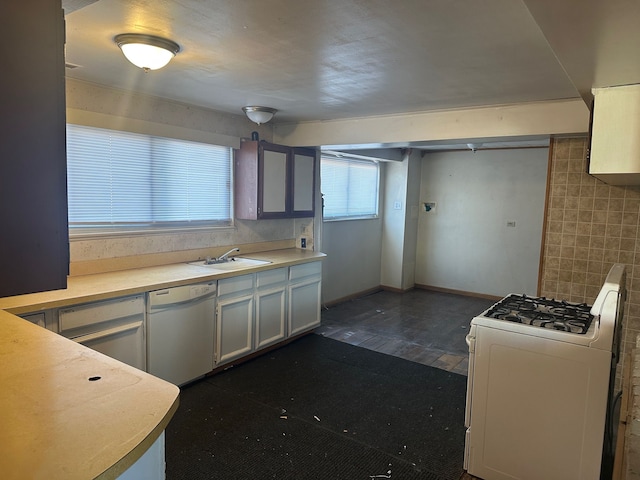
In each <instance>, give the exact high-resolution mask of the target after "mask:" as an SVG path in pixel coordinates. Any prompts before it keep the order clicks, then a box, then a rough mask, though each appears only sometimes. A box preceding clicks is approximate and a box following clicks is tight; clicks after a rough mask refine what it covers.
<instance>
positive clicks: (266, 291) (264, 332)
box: [255, 268, 288, 350]
mask: <svg viewBox="0 0 640 480" xmlns="http://www.w3.org/2000/svg"><path fill="white" fill-rule="evenodd" d="M287 270H288V269H287V268H274V269H273V270H266V271H262V272H258V273H257V274H256V284H257V285H256V296H255V297H256V318H255V337H256V338H255V347H256V350H257V349H260V348H264V347H268V346H269V345H273V344H274V343H278V342H279V341H281V340H284V339H285V338H286V336H287V333H286V320H287V315H286V312H287V273H288V272H287Z"/></svg>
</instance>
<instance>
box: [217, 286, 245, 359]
mask: <svg viewBox="0 0 640 480" xmlns="http://www.w3.org/2000/svg"><path fill="white" fill-rule="evenodd" d="M254 290H255V274H249V275H239V276H237V277H229V278H224V279H222V280H218V306H217V308H216V351H215V357H216V366H218V365H222V364H224V363H227V362H230V361H232V360H235V359H236V358H240V357H243V356H245V355H247V354H249V353H251V352H252V351H253V305H254Z"/></svg>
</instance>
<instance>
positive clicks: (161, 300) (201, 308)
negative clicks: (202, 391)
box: [147, 282, 216, 385]
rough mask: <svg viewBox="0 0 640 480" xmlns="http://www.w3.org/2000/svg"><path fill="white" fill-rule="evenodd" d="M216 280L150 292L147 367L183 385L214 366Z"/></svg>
mask: <svg viewBox="0 0 640 480" xmlns="http://www.w3.org/2000/svg"><path fill="white" fill-rule="evenodd" d="M215 295H216V282H208V283H199V284H195V285H184V286H180V287H173V288H166V289H164V290H156V291H153V292H149V295H148V298H147V367H148V371H149V373H150V374H152V375H155V376H156V377H160V378H162V379H164V380H166V381H168V382H171V383H173V384H175V385H184V384H185V383H188V382H190V381H192V380H195V379H197V378H199V377H202V376H203V375H205V374H207V373H209V372H210V371H211V370H213V366H214V359H213V345H214V331H215V330H214V323H215V311H216V298H215Z"/></svg>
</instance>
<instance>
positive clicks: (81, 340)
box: [71, 321, 142, 344]
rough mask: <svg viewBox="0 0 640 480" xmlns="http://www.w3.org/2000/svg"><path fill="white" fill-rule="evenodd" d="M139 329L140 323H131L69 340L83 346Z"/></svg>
mask: <svg viewBox="0 0 640 480" xmlns="http://www.w3.org/2000/svg"><path fill="white" fill-rule="evenodd" d="M140 327H142V321H140V322H132V323H127V324H125V325H119V326H117V327H113V328H107V329H105V330H100V331H99V332H95V333H89V334H87V335H82V336H80V337H73V338H71V340H73V341H74V342H76V343H81V344H85V343H87V342H92V341H93V340H99V339H101V338H105V337H111V336H113V335H117V334H119V333H124V332H129V331H131V330H137V329H138V328H140Z"/></svg>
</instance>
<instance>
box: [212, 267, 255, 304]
mask: <svg viewBox="0 0 640 480" xmlns="http://www.w3.org/2000/svg"><path fill="white" fill-rule="evenodd" d="M254 278H255V275H254V274H253V273H251V274H248V275H238V276H237V277H229V278H223V279H222V280H218V298H220V297H224V296H225V295H231V294H242V293H246V292H247V291H252V290H253V287H254Z"/></svg>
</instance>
